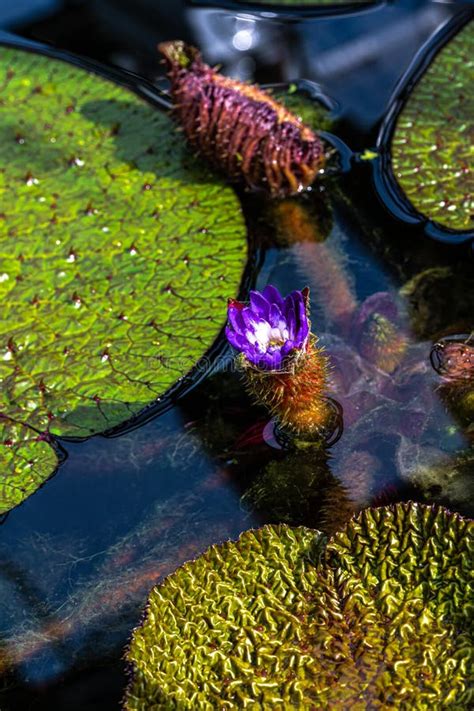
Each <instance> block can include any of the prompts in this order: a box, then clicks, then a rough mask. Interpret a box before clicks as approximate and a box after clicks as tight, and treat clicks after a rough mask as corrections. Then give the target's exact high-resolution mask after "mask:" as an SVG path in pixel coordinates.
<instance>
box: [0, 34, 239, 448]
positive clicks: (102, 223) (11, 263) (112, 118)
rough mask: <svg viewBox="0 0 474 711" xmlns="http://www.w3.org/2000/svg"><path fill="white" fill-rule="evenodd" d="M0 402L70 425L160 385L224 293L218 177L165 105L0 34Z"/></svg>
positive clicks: (44, 422) (223, 208)
mask: <svg viewBox="0 0 474 711" xmlns="http://www.w3.org/2000/svg"><path fill="white" fill-rule="evenodd" d="M0 137H1V142H0V163H1V167H0V294H1V297H2V303H3V318H2V342H1V344H0V350H1V353H0V362H1V371H0V377H1V380H2V395H1V398H2V399H1V401H0V411H2V412H3V413H4V414H5V415H6V416H7V417H9V418H12V419H14V420H17V421H19V422H22V423H24V424H27V425H29V426H32V427H34V428H36V429H37V430H39V431H45V430H48V431H49V432H52V433H53V434H56V435H68V436H79V437H84V436H88V435H91V434H94V433H98V432H103V431H105V430H107V429H109V428H111V427H115V426H117V425H120V424H122V423H123V422H124V421H126V420H129V419H130V418H131V417H132V416H134V415H136V414H137V413H138V412H140V411H141V410H142V409H143V408H144V407H145V406H147V405H149V404H151V403H153V402H154V401H156V400H157V399H158V398H161V397H162V396H163V395H164V394H165V393H166V392H167V391H168V390H169V388H170V387H171V386H172V385H173V384H175V383H176V382H177V381H179V380H180V379H181V378H182V377H183V376H185V375H186V374H187V373H188V372H189V371H190V370H191V369H192V367H193V366H194V365H195V364H196V363H197V362H199V361H200V359H201V358H202V357H203V356H204V355H205V354H206V352H207V351H208V349H209V348H210V346H211V345H212V344H213V342H214V341H215V339H216V337H217V335H218V334H219V332H220V330H221V328H222V326H223V324H224V323H225V318H226V299H227V297H228V296H229V295H230V296H232V295H237V293H238V290H239V285H240V282H241V279H242V273H243V270H244V267H245V264H246V259H247V244H246V230H245V225H244V220H243V216H242V213H241V209H240V204H239V201H238V199H237V197H236V195H235V193H234V192H233V190H232V189H231V188H230V187H227V186H225V185H224V184H222V183H221V182H220V181H219V179H217V178H215V177H214V175H212V174H211V173H210V172H208V170H207V168H206V167H205V166H203V165H202V163H199V162H198V161H196V160H195V159H194V158H193V157H192V156H190V154H189V152H188V150H187V148H186V146H185V144H184V141H183V140H182V138H181V136H180V134H179V133H178V132H177V131H176V130H175V128H174V125H173V123H172V122H171V120H170V119H169V117H168V116H167V115H165V114H164V113H163V112H161V111H160V110H158V109H157V108H155V107H152V106H151V105H149V104H148V103H146V102H145V101H144V100H142V99H141V98H139V97H138V96H137V95H136V94H134V93H133V92H132V91H130V90H128V89H127V88H124V87H123V86H118V85H116V84H114V83H112V82H111V81H109V80H107V79H106V78H103V77H102V76H99V75H97V74H94V73H89V72H86V71H85V70H83V69H81V68H78V67H76V66H72V65H70V64H68V63H66V62H64V61H60V60H57V59H51V58H49V57H46V56H42V55H36V54H32V53H29V52H26V51H23V50H19V49H13V48H1V49H0Z"/></svg>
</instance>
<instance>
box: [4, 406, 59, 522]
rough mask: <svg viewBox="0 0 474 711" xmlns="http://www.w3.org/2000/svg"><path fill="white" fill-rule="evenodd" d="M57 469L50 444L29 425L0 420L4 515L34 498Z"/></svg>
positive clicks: (56, 459)
mask: <svg viewBox="0 0 474 711" xmlns="http://www.w3.org/2000/svg"><path fill="white" fill-rule="evenodd" d="M57 466H58V458H57V455H56V452H55V450H54V448H53V447H52V446H51V444H49V442H47V441H45V440H44V439H41V438H40V437H39V435H38V433H37V432H35V431H34V430H32V429H30V428H29V427H26V426H25V425H21V424H19V423H17V422H12V421H10V420H8V419H6V418H0V467H1V475H0V515H1V514H4V513H6V512H7V511H9V510H10V509H12V508H14V507H15V506H18V504H21V502H22V501H24V500H25V499H27V498H28V496H30V494H33V493H34V492H35V491H36V489H38V487H39V486H41V484H42V483H43V482H44V481H45V480H46V479H48V478H49V477H50V476H51V474H53V472H54V471H55V470H56V467H57Z"/></svg>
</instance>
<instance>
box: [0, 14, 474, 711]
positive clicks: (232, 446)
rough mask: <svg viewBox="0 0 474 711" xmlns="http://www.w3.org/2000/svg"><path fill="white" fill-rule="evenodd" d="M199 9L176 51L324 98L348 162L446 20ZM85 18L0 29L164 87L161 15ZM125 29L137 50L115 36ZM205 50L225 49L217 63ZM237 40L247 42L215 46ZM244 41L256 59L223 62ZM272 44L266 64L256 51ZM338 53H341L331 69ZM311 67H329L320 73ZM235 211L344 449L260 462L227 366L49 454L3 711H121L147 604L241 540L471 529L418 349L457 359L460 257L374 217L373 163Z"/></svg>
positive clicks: (446, 403) (455, 397)
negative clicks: (184, 44)
mask: <svg viewBox="0 0 474 711" xmlns="http://www.w3.org/2000/svg"><path fill="white" fill-rule="evenodd" d="M198 5H199V4H194V5H193V7H192V10H189V8H186V11H185V8H184V5H183V6H181V5H180V9H179V13H177V16H178V18H179V21H180V22H181V23H182V27H180V28H179V32H180V35H181V36H182V37H183V38H185V39H186V38H188V37H189V39H190V40H192V41H194V43H199V44H200V45H201V48H202V50H203V53H204V55H205V56H209V61H210V62H211V63H212V62H223V63H224V65H225V68H226V70H227V71H229V72H231V71H237V72H240V73H241V74H242V75H245V72H255V73H256V76H257V77H258V79H259V80H260V81H262V82H273V81H281V80H283V81H286V80H290V79H295V78H305V79H309V80H313V81H316V82H318V84H322V90H323V92H324V93H326V94H328V95H329V96H330V97H332V98H334V99H335V100H336V102H337V108H336V110H335V116H336V121H337V123H335V124H334V125H333V126H332V127H330V128H328V127H327V126H325V130H330V131H332V132H333V133H334V134H335V135H337V136H338V137H340V138H342V139H343V140H345V142H346V143H347V144H348V145H349V146H350V148H352V149H353V150H362V149H364V148H367V147H371V146H374V145H375V140H376V136H377V128H378V124H379V121H380V119H381V118H382V116H383V115H384V114H385V112H386V110H387V105H388V99H389V96H390V93H391V90H392V89H393V88H394V86H395V84H396V82H397V81H398V80H399V78H400V77H401V75H402V74H403V73H404V71H405V70H406V69H407V67H408V64H409V63H410V61H411V60H412V59H413V56H414V54H415V52H416V50H418V49H419V48H420V47H421V45H422V44H423V42H424V41H425V40H427V39H428V38H429V37H430V36H431V35H432V33H433V32H434V31H435V30H436V29H437V28H438V27H440V26H441V25H443V24H444V23H445V22H446V21H447V20H448V19H449V18H450V16H451V15H455V13H456V12H457V11H456V9H455V8H448V6H446V5H444V6H440V5H435V4H433V3H417V2H402V3H399V7H398V8H397V7H395V6H391V5H388V6H381V7H374V8H373V9H372V10H371V11H368V10H364V11H363V12H362V13H361V14H360V15H359V14H358V13H356V12H354V13H352V14H350V15H347V16H342V15H340V16H334V17H333V18H332V19H327V20H326V19H325V20H322V19H321V18H314V19H311V17H309V16H308V14H307V11H306V13H305V17H304V18H302V19H301V21H299V22H298V23H294V22H292V23H291V24H289V23H288V22H287V21H286V20H281V21H279V20H278V17H270V18H268V17H267V18H265V16H263V17H262V16H261V14H258V13H257V14H256V15H255V16H253V15H252V14H246V15H245V16H240V15H236V11H231V10H218V9H216V7H215V3H214V8H213V9H212V10H211V9H210V8H206V7H198ZM201 5H203V6H204V5H205V3H201ZM101 6H102V8H106V7H108V8H109V10H110V7H111V6H114V3H109V4H108V5H107V4H106V3H102V4H101ZM175 6H176V3H175ZM115 7H116V8H118V7H119V3H116V4H115ZM248 7H249V6H248V5H247V4H246V13H249V10H248ZM260 9H262V8H260ZM88 12H89V13H90V15H88V16H87V14H85V19H83V22H84V26H87V21H88V20H91V19H93V20H94V22H93V23H92V26H93V27H94V28H95V30H94V31H95V33H96V34H95V35H94V34H92V35H89V36H87V33H86V34H83V35H82V36H79V35H80V34H81V33H78V32H77V27H76V23H77V21H78V18H77V16H75V15H73V13H72V12H71V10H64V11H62V12H59V13H58V14H57V15H56V16H53V17H52V18H50V19H49V20H44V21H43V22H39V21H35V22H34V23H33V22H32V23H30V24H29V25H24V26H22V27H20V26H17V27H16V28H15V29H16V30H17V31H18V32H19V34H22V35H23V36H25V37H30V38H31V37H34V38H35V39H42V40H49V41H52V42H53V43H54V44H55V45H56V46H57V47H60V48H62V49H70V50H72V51H75V52H77V53H82V54H83V55H86V56H90V57H92V58H95V59H99V60H101V61H105V62H107V63H113V62H115V63H122V64H124V65H125V66H126V67H127V68H129V69H130V68H131V69H134V70H136V71H138V72H139V73H140V74H142V75H146V76H148V77H149V78H154V77H155V76H156V75H163V74H164V68H162V67H160V66H159V65H158V58H157V57H156V59H155V58H154V55H152V49H151V48H150V49H149V46H150V47H151V45H152V44H155V43H156V42H158V41H159V40H162V39H163V40H167V39H174V38H175V35H176V33H177V32H178V29H177V26H176V11H175V15H174V16H173V21H172V20H171V19H170V18H169V17H168V19H167V16H166V13H164V14H163V15H160V10H158V9H155V10H154V12H155V16H154V22H155V23H156V31H153V33H151V31H150V26H149V22H148V21H147V20H145V19H144V18H145V17H146V13H145V11H143V10H141V9H140V7H136V9H135V10H128V11H126V10H124V9H123V7H122V10H121V12H119V11H118V10H117V9H116V13H115V14H112V15H111V17H109V16H108V15H103V16H102V20H100V15H99V14H97V15H95V14H93V13H92V11H91V10H90V8H88ZM103 12H105V10H104V9H103ZM127 12H128V13H131V15H133V19H134V22H135V26H136V27H137V28H141V32H142V35H140V37H141V38H142V40H143V43H142V44H141V43H139V42H138V40H137V39H135V40H132V38H131V37H130V35H129V34H127V32H126V31H124V24H126V22H127V21H128V20H129V19H130V16H129V15H127ZM150 12H151V10H150ZM68 13H69V14H68ZM110 19H111V21H112V27H113V28H114V31H115V35H114V34H113V32H112V30H111V27H110V23H109V20H110ZM160 20H161V22H160ZM407 20H408V22H412V23H413V24H414V25H416V28H417V31H416V32H414V33H413V34H411V35H409V36H406V37H405V40H404V42H401V44H398V45H397V44H396V42H395V40H394V43H393V44H392V45H391V46H392V48H393V52H392V54H391V58H390V61H387V57H385V58H384V57H383V53H384V48H383V46H381V44H380V43H379V44H378V52H379V53H380V56H377V57H373V58H372V59H370V57H369V58H367V53H366V54H365V55H364V56H365V59H364V57H362V58H361V56H360V51H361V49H360V41H359V45H358V44H357V42H356V41H355V40H356V39H357V37H359V39H360V37H363V35H364V32H365V33H367V34H369V35H370V37H371V39H374V38H376V37H377V36H378V37H379V38H380V37H385V40H380V42H382V41H386V35H384V32H385V28H386V26H387V24H388V23H390V22H392V21H393V22H394V24H395V26H397V27H399V28H402V27H403V22H406V21H407ZM252 22H253V23H254V24H253V25H252V24H251V23H252ZM321 22H324V23H325V24H324V27H325V30H326V32H325V33H322V32H321V26H322V25H321V24H320V23H321ZM239 23H240V24H239ZM397 23H401V24H398V25H397ZM73 27H74V28H75V30H74V31H72V28H73ZM405 27H406V25H405ZM400 31H401V30H400ZM216 32H219V33H220V36H221V39H222V40H223V41H224V43H225V44H227V45H229V47H233V49H232V51H230V52H228V51H226V50H225V49H222V50H221V56H219V51H218V50H216V48H215V46H213V42H212V40H213V37H214V36H215V33H216ZM239 32H240V33H242V32H244V33H245V32H248V33H250V34H247V35H244V34H240V35H239V37H238V38H237V40H236V41H235V42H234V44H232V39H233V38H234V39H235V36H236V35H237V33H239ZM252 33H254V35H253V36H254V38H255V37H256V36H257V35H258V36H259V40H258V44H257V45H256V46H255V47H254V48H253V51H251V52H250V53H249V54H246V53H243V52H242V50H238V49H236V44H237V45H238V44H239V42H243V41H244V39H245V37H247V38H248V37H252ZM139 34H140V33H137V36H138V35H139ZM275 37H279V38H280V40H281V45H280V49H281V54H280V55H279V56H277V55H276V54H273V55H272V54H271V52H270V45H271V44H272V43H274V40H275ZM330 37H334V38H335V40H337V42H336V41H335V42H334V44H333V46H332V47H331V46H330V44H331V43H330V41H329V38H330ZM104 38H106V40H107V41H103V40H104ZM145 38H146V39H145ZM99 39H100V41H99ZM134 41H135V44H133V42H134ZM206 42H207V43H208V46H206ZM337 43H339V44H343V45H344V43H345V46H346V52H347V51H349V50H348V49H347V48H348V47H349V48H352V51H353V52H354V54H353V56H352V60H351V61H350V62H349V64H346V68H345V70H344V69H343V68H342V65H341V62H342V58H341V55H340V54H339V55H338V54H337V53H336V49H337ZM325 45H327V46H325ZM241 46H242V45H241ZM239 52H240V54H239ZM331 52H332V55H331V54H330V53H331ZM358 53H359V54H358ZM289 55H291V57H292V62H291V63H290V62H289V60H288V56H289ZM325 56H326V57H329V58H330V57H331V56H332V64H331V65H330V66H328V65H326V66H327V69H326V71H325V70H324V61H325V60H324V57H325ZM313 57H316V59H315V60H314V61H313ZM329 58H328V60H327V61H329ZM243 59H247V60H248V61H247V63H245V62H244V63H243V64H242V63H241V64H240V65H239V62H241V60H243ZM318 62H319V64H318ZM338 62H339V64H338ZM367 63H368V65H367ZM351 66H352V69H351ZM239 67H240V68H239ZM321 67H322V69H321ZM338 67H339V71H337V68H338ZM244 78H245V77H244ZM323 80H324V81H323ZM361 87H362V89H361ZM294 97H295V93H294V92H292V93H291V95H290V98H291V100H292V101H294ZM317 115H318V116H321V115H322V113H321V109H320V108H318V109H317ZM239 195H240V199H241V202H242V206H243V210H244V215H245V217H246V222H247V228H248V234H249V241H250V245H251V248H252V250H253V252H254V268H253V270H252V275H251V277H252V282H253V284H254V285H255V286H256V287H257V288H259V289H262V288H263V287H264V286H265V285H266V284H268V283H272V284H274V285H275V286H277V287H278V288H279V289H280V290H281V291H282V292H283V293H288V292H289V291H291V290H292V289H295V288H301V287H302V286H305V285H308V286H309V287H310V288H311V296H312V299H311V303H312V312H311V320H312V324H313V327H314V330H315V331H316V333H317V334H318V336H319V337H320V341H321V345H323V346H324V347H325V349H326V352H327V354H328V355H329V356H330V358H331V362H332V374H331V387H330V394H331V396H333V397H334V398H336V399H337V401H338V402H339V403H340V404H341V405H342V408H343V412H344V432H343V434H342V437H341V438H340V439H339V441H338V442H337V443H336V444H334V446H333V447H331V448H329V449H327V450H320V451H318V452H317V453H314V452H312V451H308V450H301V451H299V450H296V451H286V450H285V449H278V448H274V447H271V446H269V445H268V444H267V443H266V441H265V439H264V435H263V431H264V428H265V426H266V425H267V423H268V415H267V414H266V413H265V411H264V410H263V409H260V408H258V407H256V406H255V405H253V404H252V403H251V402H250V400H249V398H248V397H247V395H246V394H245V392H244V388H243V384H242V382H241V380H240V376H239V373H237V372H234V370H233V369H232V367H231V358H230V356H229V357H227V355H226V354H225V353H224V355H222V354H221V356H220V358H218V359H217V361H215V366H214V368H213V369H212V370H211V371H210V372H209V373H208V374H207V375H206V377H205V378H202V379H200V380H196V383H195V386H194V388H193V389H191V390H188V392H187V393H185V394H184V395H183V396H182V397H179V398H174V399H173V400H172V401H171V402H170V407H169V409H168V410H167V411H166V412H163V413H162V414H160V415H159V416H157V417H155V418H154V419H151V420H150V421H144V422H142V423H141V424H140V426H137V427H136V428H135V429H132V430H131V431H128V432H126V433H124V434H121V435H119V436H116V437H102V436H95V437H92V438H91V439H89V440H87V441H85V442H77V443H76V442H63V446H64V448H65V450H66V452H67V459H66V461H65V462H64V463H63V464H62V465H61V467H60V469H59V471H58V473H57V474H56V475H55V476H54V477H53V478H52V479H50V480H49V481H47V482H46V484H45V485H44V486H43V487H42V488H41V489H39V490H38V491H37V492H36V493H35V494H34V495H33V496H31V497H30V498H29V499H28V500H27V501H25V502H24V503H23V504H22V505H21V506H19V507H18V508H16V509H14V510H13V511H11V512H10V513H9V514H8V516H7V517H6V518H5V519H4V520H3V523H2V526H1V527H0V591H1V597H2V606H1V607H0V638H1V644H0V671H1V672H2V686H1V690H0V708H1V709H2V711H16V710H17V709H18V710H20V709H21V711H23V710H26V709H43V708H44V709H46V708H47V709H52V708H54V709H58V710H61V709H67V711H72V710H74V709H81V711H82V710H84V709H100V710H101V711H107V709H116V708H118V706H119V701H120V698H121V697H122V694H123V688H124V685H125V676H124V668H123V662H122V654H123V648H124V646H125V645H126V643H127V641H128V640H129V639H130V634H131V631H132V629H133V627H135V626H136V625H137V624H138V622H139V619H140V615H141V610H142V608H143V605H144V603H145V601H146V599H147V596H148V593H149V591H150V589H151V587H152V586H153V585H154V584H155V583H157V582H158V581H160V580H162V579H163V578H164V577H165V576H166V575H168V574H169V573H171V572H173V571H174V570H175V569H176V568H177V567H178V566H179V565H180V564H181V563H183V562H184V561H186V560H189V559H191V558H195V557H196V556H198V555H199V554H200V553H201V552H203V551H204V550H205V549H206V548H207V547H208V546H209V545H211V544H213V543H217V542H221V541H224V540H227V539H228V538H236V537H237V536H238V535H239V534H240V533H241V532H242V531H244V530H246V529H248V528H251V527H255V526H257V525H261V524H264V523H268V522H285V523H289V524H293V525H299V524H302V525H306V526H311V527H316V528H319V529H321V530H322V531H324V532H326V533H332V532H333V531H334V530H337V529H338V528H340V527H341V526H342V525H343V524H344V523H345V522H346V521H347V520H348V518H349V517H350V516H351V515H352V514H353V513H354V512H356V511H359V510H360V509H361V508H363V507H365V506H368V505H371V504H385V503H389V502H396V501H405V500H408V499H414V500H417V501H421V502H424V503H430V502H436V503H440V504H443V505H445V506H447V507H448V508H451V509H453V510H455V511H459V512H460V513H462V514H464V515H468V516H473V515H474V486H473V483H472V474H473V470H474V454H473V451H472V446H473V437H474V432H473V429H472V427H473V425H472V422H473V411H474V403H473V398H474V395H473V384H472V380H469V379H463V378H458V377H456V374H455V375H454V376H453V377H452V378H450V377H449V372H448V373H446V370H445V369H440V371H441V372H437V371H436V370H435V369H434V368H433V365H432V362H433V359H431V360H430V354H431V352H432V348H433V346H434V344H435V343H438V342H443V341H444V339H448V340H449V342H451V341H452V340H453V339H454V340H456V339H457V340H459V342H461V343H462V342H463V341H464V342H467V341H469V337H470V334H471V333H472V330H473V329H474V323H473V321H472V314H473V313H474V285H473V278H472V271H473V269H472V267H473V262H472V251H470V250H471V248H470V247H469V246H468V245H467V244H466V245H451V244H448V243H446V244H445V243H441V242H435V241H431V240H428V239H427V238H426V237H425V236H424V234H423V227H422V225H419V224H418V225H406V224H404V223H402V222H400V221H397V220H396V219H395V218H394V217H393V216H392V215H391V214H390V213H389V212H388V211H387V210H385V209H384V207H383V206H382V205H381V204H380V203H379V202H378V199H377V197H376V195H375V190H374V188H373V186H372V181H371V166H370V161H359V162H357V161H356V162H354V163H353V165H352V168H351V170H349V171H347V172H344V173H343V174H337V173H336V174H335V175H333V176H330V177H329V178H328V179H326V180H325V181H324V182H323V183H321V186H320V187H317V188H315V190H313V192H312V193H310V194H308V195H305V196H302V197H300V198H291V199H288V200H285V201H279V202H277V203H274V204H272V203H271V202H269V201H268V200H265V199H264V198H261V197H259V196H255V195H251V194H247V193H245V192H242V191H241V192H240V193H239ZM230 296H233V295H232V294H231V295H230ZM456 372H457V371H456Z"/></svg>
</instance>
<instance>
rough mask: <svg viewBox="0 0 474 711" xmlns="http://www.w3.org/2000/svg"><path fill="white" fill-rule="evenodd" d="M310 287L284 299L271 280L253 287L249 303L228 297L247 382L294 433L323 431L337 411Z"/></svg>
mask: <svg viewBox="0 0 474 711" xmlns="http://www.w3.org/2000/svg"><path fill="white" fill-rule="evenodd" d="M308 306H309V291H308V290H307V289H304V290H303V291H293V292H291V294H289V295H288V296H287V297H286V298H285V299H283V297H282V296H281V294H280V293H279V291H278V289H276V288H275V287H274V286H271V285H268V286H267V287H265V289H264V290H263V292H262V293H260V292H258V291H251V292H250V305H249V306H246V305H245V304H243V303H241V302H240V301H235V300H232V301H230V302H229V310H228V317H229V323H228V326H227V329H226V335H227V339H228V341H229V343H230V344H231V345H232V346H234V348H236V349H237V350H239V351H240V356H239V362H240V365H241V367H242V369H243V370H244V373H245V378H246V383H247V388H248V390H249V392H250V393H251V395H252V396H253V397H254V398H255V400H256V401H257V402H259V403H261V404H262V405H264V406H265V407H266V408H267V409H268V410H269V412H270V413H271V414H272V415H273V416H274V417H276V418H277V420H278V422H279V423H280V425H282V427H283V428H284V429H285V430H287V431H288V432H289V433H291V434H294V435H295V436H297V437H300V438H302V439H313V438H314V437H316V438H317V437H320V436H321V435H322V434H323V433H324V430H325V427H326V426H327V425H328V424H329V423H330V422H331V420H332V419H333V416H334V411H333V409H332V407H331V405H330V401H329V400H328V398H326V397H325V395H324V390H325V387H326V384H327V372H328V359H327V357H326V356H325V355H324V354H323V352H322V349H320V348H318V346H317V339H316V337H315V336H314V335H312V334H311V333H310V324H309V319H308V315H307V311H308Z"/></svg>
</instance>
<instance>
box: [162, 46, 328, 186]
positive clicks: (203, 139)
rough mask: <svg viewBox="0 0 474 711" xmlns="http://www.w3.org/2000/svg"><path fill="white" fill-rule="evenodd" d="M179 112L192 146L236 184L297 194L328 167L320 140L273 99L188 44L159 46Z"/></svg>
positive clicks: (175, 108)
mask: <svg viewBox="0 0 474 711" xmlns="http://www.w3.org/2000/svg"><path fill="white" fill-rule="evenodd" d="M159 50H160V52H161V53H162V54H163V55H164V56H165V58H166V61H167V64H168V70H169V78H170V80H171V94H172V98H173V102H174V111H175V115H176V117H177V119H178V121H179V122H180V123H181V125H182V126H183V128H184V132H185V134H186V137H187V139H188V141H189V142H190V143H191V144H192V145H193V146H194V147H195V148H197V149H198V150H199V152H200V153H201V154H202V155H204V156H205V157H206V158H207V159H208V160H209V161H211V162H212V163H213V164H214V165H215V166H216V167H218V168H219V169H220V170H222V171H224V172H225V173H226V174H227V175H228V176H229V178H230V179H231V180H242V179H243V180H244V181H245V182H246V183H247V185H248V186H250V187H252V188H255V187H258V188H263V189H264V190H267V191H268V192H270V194H271V195H273V196H284V195H292V194H294V193H298V192H301V191H302V190H304V189H305V188H307V187H308V186H310V185H311V183H313V181H314V180H315V178H316V176H317V174H318V172H319V170H320V169H321V168H322V167H323V165H324V162H325V157H324V148H323V144H322V142H321V140H320V139H319V137H318V136H317V135H316V134H315V133H314V132H313V131H312V130H311V129H310V128H308V127H307V126H305V125H304V124H303V122H302V121H301V119H300V118H298V117H297V116H295V115H293V114H292V113H291V112H290V111H288V110H287V109H286V108H285V107H284V106H283V105H282V104H280V103H278V102H277V101H275V99H273V98H272V97H271V96H270V94H268V93H267V92H265V91H263V90H262V89H260V88H258V87H256V86H253V85H251V84H245V83H243V82H239V81H235V80H233V79H229V78H228V77H225V76H222V75H221V74H219V73H218V72H217V71H216V70H215V69H213V68H212V67H209V66H208V65H207V64H205V63H204V62H203V61H202V59H201V55H200V53H199V51H198V50H197V49H195V48H194V47H190V46H188V45H186V44H184V42H180V41H175V42H164V43H162V44H160V45H159Z"/></svg>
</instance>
